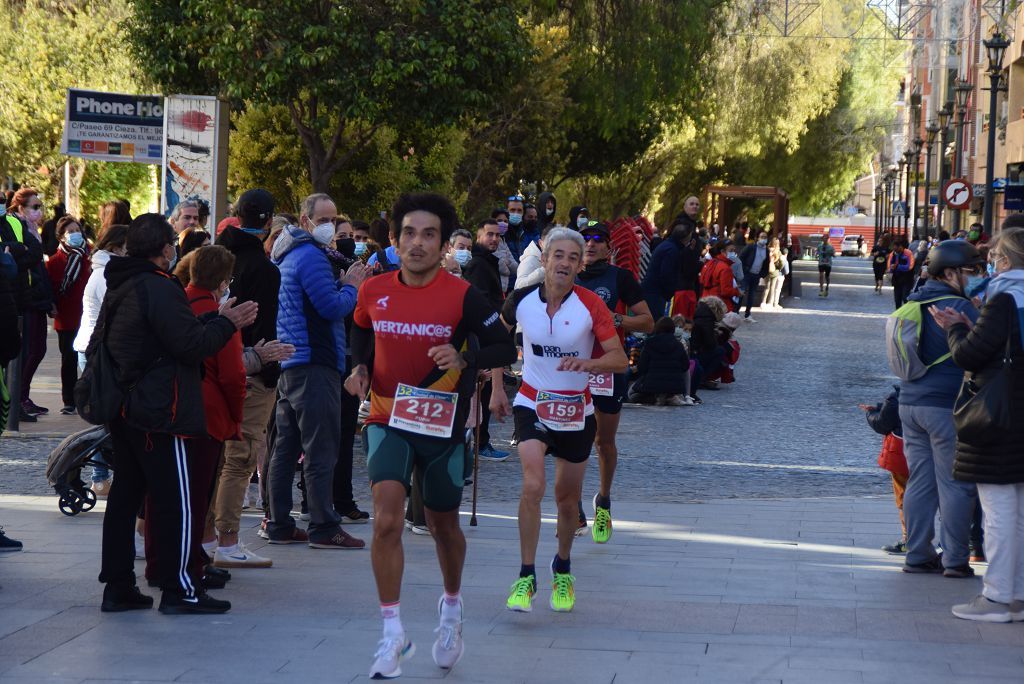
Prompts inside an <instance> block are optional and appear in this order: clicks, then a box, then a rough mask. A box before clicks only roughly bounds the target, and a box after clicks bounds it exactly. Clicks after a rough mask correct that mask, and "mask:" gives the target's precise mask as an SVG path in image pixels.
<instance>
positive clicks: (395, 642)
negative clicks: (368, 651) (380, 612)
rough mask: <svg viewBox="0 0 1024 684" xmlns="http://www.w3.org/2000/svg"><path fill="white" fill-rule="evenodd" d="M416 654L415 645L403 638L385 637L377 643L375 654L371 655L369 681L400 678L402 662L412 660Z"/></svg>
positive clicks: (403, 636)
mask: <svg viewBox="0 0 1024 684" xmlns="http://www.w3.org/2000/svg"><path fill="white" fill-rule="evenodd" d="M414 653H416V644H414V643H412V642H411V641H409V640H408V639H406V638H405V635H404V634H403V635H402V636H399V637H389V636H385V637H384V638H383V639H381V640H380V641H378V642H377V652H376V653H374V654H373V657H374V661H373V665H372V666H370V679H394V678H395V677H401V676H402V661H403V660H408V659H409V658H412V656H413V654H414Z"/></svg>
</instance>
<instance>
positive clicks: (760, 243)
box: [757, 240, 768, 247]
mask: <svg viewBox="0 0 1024 684" xmlns="http://www.w3.org/2000/svg"><path fill="white" fill-rule="evenodd" d="M757 244H759V245H761V246H762V247H764V246H765V245H767V244H768V241H767V240H758V241H757Z"/></svg>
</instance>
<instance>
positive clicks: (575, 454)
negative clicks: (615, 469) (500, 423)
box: [512, 397, 610, 463]
mask: <svg viewBox="0 0 1024 684" xmlns="http://www.w3.org/2000/svg"><path fill="white" fill-rule="evenodd" d="M609 398H610V397H609ZM512 416H513V418H515V423H516V435H517V436H518V437H519V443H520V444H522V443H523V442H525V441H527V440H531V439H536V440H539V441H541V442H543V443H544V444H545V446H547V453H549V454H552V455H553V456H554V457H555V458H560V459H562V460H564V461H568V462H569V463H583V462H584V461H586V460H587V459H588V458H590V449H591V447H593V446H594V437H595V436H596V435H597V420H595V419H594V416H592V415H591V416H587V419H586V421H584V423H583V429H582V430H577V431H575V432H560V431H558V430H549V429H548V428H547V427H546V426H545V425H544V424H542V423H541V422H540V419H539V418H537V413H536V412H535V411H534V410H533V409H531V408H527V407H526V406H513V407H512Z"/></svg>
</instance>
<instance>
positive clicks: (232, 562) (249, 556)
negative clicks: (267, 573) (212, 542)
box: [213, 542, 274, 568]
mask: <svg viewBox="0 0 1024 684" xmlns="http://www.w3.org/2000/svg"><path fill="white" fill-rule="evenodd" d="M273 564H274V561H272V560H270V559H269V558H264V557H263V556H257V555H256V554H255V553H253V552H252V551H250V550H249V549H247V548H245V544H242V543H241V542H239V544H238V546H237V547H235V548H227V549H226V548H223V547H217V551H216V552H215V553H214V554H213V565H214V567H218V568H269V567H270V566H272V565H273Z"/></svg>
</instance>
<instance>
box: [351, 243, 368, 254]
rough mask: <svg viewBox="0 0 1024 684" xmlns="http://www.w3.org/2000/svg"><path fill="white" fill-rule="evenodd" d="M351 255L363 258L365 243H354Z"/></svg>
mask: <svg viewBox="0 0 1024 684" xmlns="http://www.w3.org/2000/svg"><path fill="white" fill-rule="evenodd" d="M353 253H354V254H355V255H356V256H363V255H364V254H366V243H365V242H357V243H356V248H355V250H354V252H353Z"/></svg>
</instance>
